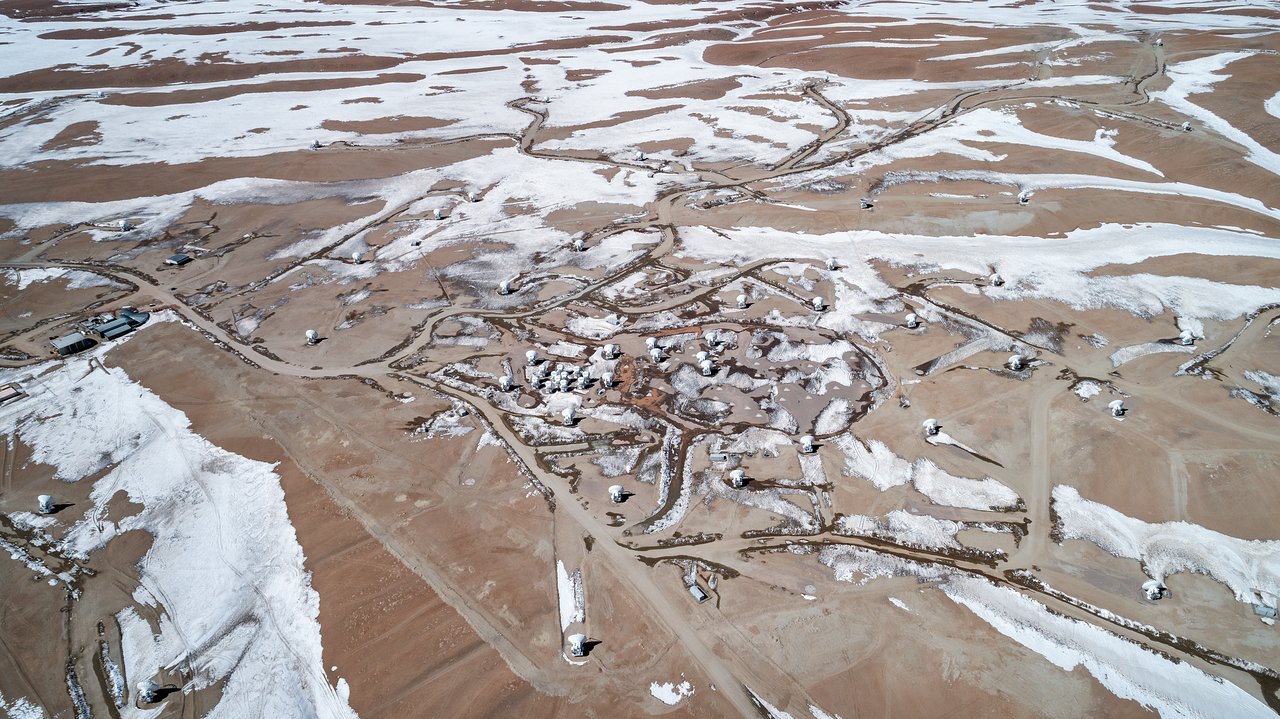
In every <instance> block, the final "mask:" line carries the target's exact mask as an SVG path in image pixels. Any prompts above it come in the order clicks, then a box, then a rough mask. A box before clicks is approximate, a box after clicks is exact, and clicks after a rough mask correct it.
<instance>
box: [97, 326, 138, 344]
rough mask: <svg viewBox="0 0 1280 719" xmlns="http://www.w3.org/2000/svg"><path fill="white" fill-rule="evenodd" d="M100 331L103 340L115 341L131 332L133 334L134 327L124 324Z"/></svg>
mask: <svg viewBox="0 0 1280 719" xmlns="http://www.w3.org/2000/svg"><path fill="white" fill-rule="evenodd" d="M98 331H99V332H101V333H102V336H103V338H105V339H109V340H113V339H115V338H117V337H120V336H121V335H127V334H129V333H130V332H132V331H133V325H131V324H129V323H128V322H124V323H122V324H118V325H115V326H113V327H108V328H107V329H105V330H103V329H100V330H98Z"/></svg>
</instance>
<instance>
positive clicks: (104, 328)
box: [93, 317, 133, 335]
mask: <svg viewBox="0 0 1280 719" xmlns="http://www.w3.org/2000/svg"><path fill="white" fill-rule="evenodd" d="M121 327H126V328H128V329H133V325H132V323H130V322H129V319H128V318H126V317H117V318H115V319H114V320H107V321H106V322H103V323H102V324H99V325H94V326H93V331H94V332H98V333H100V334H104V335H105V334H106V333H108V332H111V331H113V330H116V329H119V328H121Z"/></svg>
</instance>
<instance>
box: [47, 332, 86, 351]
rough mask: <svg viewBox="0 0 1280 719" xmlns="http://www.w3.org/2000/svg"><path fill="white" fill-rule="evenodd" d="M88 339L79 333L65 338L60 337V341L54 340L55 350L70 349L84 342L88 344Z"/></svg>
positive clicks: (73, 333)
mask: <svg viewBox="0 0 1280 719" xmlns="http://www.w3.org/2000/svg"><path fill="white" fill-rule="evenodd" d="M88 339H89V338H88V337H85V336H84V335H82V334H80V333H79V332H72V333H71V334H69V335H66V336H65V337H59V338H58V339H56V340H53V348H54V349H57V350H64V349H68V348H70V347H75V346H76V345H79V344H80V343H82V342H86V341H88Z"/></svg>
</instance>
